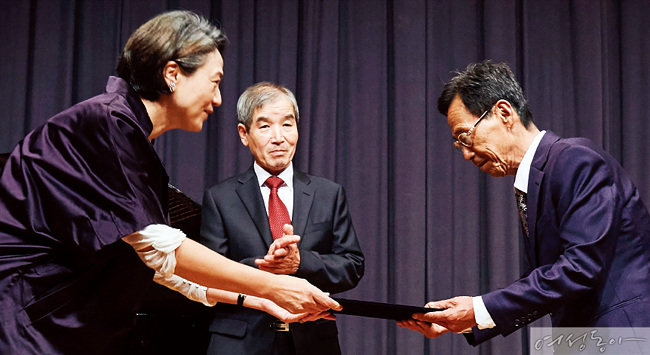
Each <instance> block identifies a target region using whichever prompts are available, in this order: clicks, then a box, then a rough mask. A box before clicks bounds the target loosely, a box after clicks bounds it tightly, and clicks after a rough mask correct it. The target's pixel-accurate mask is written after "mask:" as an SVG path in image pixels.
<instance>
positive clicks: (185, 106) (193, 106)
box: [169, 49, 223, 132]
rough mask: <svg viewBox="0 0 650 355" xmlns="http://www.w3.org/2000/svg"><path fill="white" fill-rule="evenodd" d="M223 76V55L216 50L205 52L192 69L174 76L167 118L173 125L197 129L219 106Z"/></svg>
mask: <svg viewBox="0 0 650 355" xmlns="http://www.w3.org/2000/svg"><path fill="white" fill-rule="evenodd" d="M222 76H223V58H222V57H221V53H219V50H216V49H215V50H214V52H211V53H209V54H206V58H205V62H204V63H203V65H202V66H200V67H199V68H198V69H197V70H196V71H194V73H192V74H189V75H185V74H184V73H183V72H182V71H180V73H179V75H178V76H177V79H178V80H177V81H176V90H175V91H174V93H173V94H172V95H171V96H172V100H173V103H174V105H173V106H172V107H171V108H170V112H169V114H170V115H169V119H170V120H173V121H174V122H175V124H174V126H176V127H177V128H180V129H183V130H186V131H191V132H198V131H200V130H201V128H203V122H204V121H205V120H207V119H208V116H209V115H210V114H211V113H212V112H213V111H214V107H217V106H221V91H219V84H220V83H221V77H222Z"/></svg>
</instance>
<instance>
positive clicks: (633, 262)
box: [468, 131, 650, 345]
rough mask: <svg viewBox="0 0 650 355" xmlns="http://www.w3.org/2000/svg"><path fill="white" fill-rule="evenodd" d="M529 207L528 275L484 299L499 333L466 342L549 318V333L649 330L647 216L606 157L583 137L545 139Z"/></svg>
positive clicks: (537, 155)
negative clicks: (570, 329)
mask: <svg viewBox="0 0 650 355" xmlns="http://www.w3.org/2000/svg"><path fill="white" fill-rule="evenodd" d="M527 205H528V226H529V233H530V236H529V237H528V238H526V237H525V236H524V239H525V240H524V243H525V246H526V248H525V249H526V252H527V258H528V261H529V264H530V266H531V271H530V273H529V274H528V275H526V276H525V277H523V278H522V279H520V280H518V281H516V282H515V283H513V284H512V285H510V286H508V287H506V288H504V289H500V290H497V291H494V292H490V293H488V294H485V295H483V301H484V303H485V306H486V308H487V310H488V312H489V313H490V315H491V316H492V319H493V320H494V322H495V324H496V328H493V329H489V330H484V331H478V329H477V328H474V331H473V337H472V336H470V337H468V340H469V341H470V343H472V344H474V345H475V344H478V343H480V342H482V341H484V340H486V339H488V338H490V337H492V336H494V335H496V334H499V333H500V334H502V335H504V336H505V335H508V334H510V333H512V332H513V331H515V330H517V329H518V328H521V327H523V326H525V325H526V324H528V323H530V322H532V321H534V320H536V319H538V318H540V317H542V316H543V315H545V314H549V313H550V314H551V321H552V323H553V326H554V327H648V326H650V215H648V209H647V208H646V206H645V205H644V204H643V202H642V201H641V199H640V197H639V192H638V191H637V188H636V187H635V186H634V184H633V183H632V181H631V180H630V179H629V177H628V176H627V175H626V173H625V172H624V171H623V168H622V167H621V166H620V165H619V163H618V162H617V161H616V160H615V159H614V158H613V157H612V156H610V155H609V154H608V153H606V152H604V151H602V150H601V149H600V148H598V147H596V146H595V145H594V144H593V143H592V142H590V141H589V140H587V139H584V138H569V139H561V138H560V137H558V136H557V135H556V134H554V133H553V132H550V131H547V132H546V134H545V135H544V137H543V138H542V140H541V142H540V144H539V146H538V148H537V151H536V152H535V156H534V158H533V162H532V165H531V169H530V176H529V181H528V203H527ZM472 338H473V339H472Z"/></svg>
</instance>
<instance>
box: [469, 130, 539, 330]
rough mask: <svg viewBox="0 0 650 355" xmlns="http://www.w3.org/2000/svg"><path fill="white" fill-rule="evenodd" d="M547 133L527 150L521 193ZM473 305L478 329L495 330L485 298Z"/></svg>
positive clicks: (522, 164) (520, 171) (521, 166)
mask: <svg viewBox="0 0 650 355" xmlns="http://www.w3.org/2000/svg"><path fill="white" fill-rule="evenodd" d="M545 133H546V131H541V132H539V133H537V135H536V136H535V138H533V142H532V143H531V144H530V146H529V147H528V149H527V150H526V154H524V157H523V158H522V159H521V162H520V163H519V167H518V168H517V174H516V175H515V184H514V185H515V188H516V189H517V190H519V191H521V192H524V193H528V176H529V174H530V164H532V162H533V157H534V156H535V152H536V151H537V147H538V146H539V142H540V141H541V140H542V137H544V134H545ZM472 305H473V306H474V318H475V320H476V323H477V324H478V329H487V328H494V327H495V326H496V324H494V320H493V319H492V316H490V313H489V312H488V310H487V308H485V304H484V303H483V298H482V297H481V296H475V297H472Z"/></svg>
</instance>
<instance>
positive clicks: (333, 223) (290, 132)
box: [201, 82, 364, 355]
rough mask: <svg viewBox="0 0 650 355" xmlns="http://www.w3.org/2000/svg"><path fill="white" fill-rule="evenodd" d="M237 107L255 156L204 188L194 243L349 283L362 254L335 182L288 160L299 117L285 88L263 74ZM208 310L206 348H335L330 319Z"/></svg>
mask: <svg viewBox="0 0 650 355" xmlns="http://www.w3.org/2000/svg"><path fill="white" fill-rule="evenodd" d="M237 114H238V119H239V124H238V126H237V130H238V132H239V137H240V139H241V142H242V144H243V145H244V146H246V147H248V148H249V149H250V151H251V154H252V155H253V159H254V163H253V166H252V167H251V168H250V169H248V170H247V171H246V172H244V173H242V174H240V175H238V176H235V177H232V178H230V179H227V180H225V181H223V182H221V183H219V184H217V185H215V186H213V187H211V188H209V189H208V190H206V192H205V194H204V196H203V214H202V226H201V243H203V244H205V245H206V246H208V247H209V248H211V249H213V250H215V251H217V252H219V253H221V254H223V255H225V256H227V257H228V258H231V259H233V260H237V261H239V262H241V263H244V264H247V265H251V266H255V267H258V268H259V269H261V270H264V271H268V272H272V273H275V274H287V275H294V276H297V277H302V278H305V279H306V280H308V281H309V282H311V283H312V284H314V285H316V286H317V287H319V288H321V289H322V290H323V291H327V292H330V293H336V292H342V291H346V290H349V289H351V288H353V287H355V286H356V285H357V283H358V282H359V280H360V279H361V277H362V275H363V270H364V257H363V254H362V252H361V249H360V247H359V242H358V241H357V237H356V233H355V231H354V228H353V226H352V219H351V217H350V214H349V211H348V206H347V202H346V198H345V192H344V190H343V187H341V186H340V185H338V184H336V183H334V182H332V181H329V180H326V179H324V178H321V177H316V176H311V175H307V174H305V173H303V172H301V171H299V170H297V169H294V167H293V164H292V159H293V155H294V153H295V150H296V144H297V142H298V120H299V111H298V105H297V103H296V99H295V97H294V95H293V93H292V92H291V91H290V90H288V89H287V88H285V87H283V86H280V85H276V84H273V83H269V82H262V83H258V84H255V85H253V86H251V87H249V88H248V89H246V91H244V93H242V95H241V96H240V97H239V100H238V102H237ZM244 297H245V295H241V296H240V299H243V298H244ZM214 313H215V314H214V318H213V320H212V322H211V324H210V329H209V330H210V344H209V348H208V354H217V353H218V354H247V355H248V354H297V355H300V354H309V355H315V354H328V355H329V354H340V352H341V351H340V348H339V343H338V330H337V328H336V323H335V321H331V320H326V319H320V320H318V321H315V322H308V323H304V324H300V323H293V324H285V323H281V322H279V321H278V320H277V319H274V318H273V317H271V316H269V315H267V314H265V313H263V312H259V311H255V310H251V309H245V308H243V307H237V306H231V305H221V304H218V305H217V306H216V307H215V310H214Z"/></svg>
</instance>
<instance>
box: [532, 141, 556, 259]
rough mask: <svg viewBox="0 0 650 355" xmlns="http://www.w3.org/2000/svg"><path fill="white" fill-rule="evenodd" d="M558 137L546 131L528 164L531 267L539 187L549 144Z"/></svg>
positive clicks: (535, 239)
mask: <svg viewBox="0 0 650 355" xmlns="http://www.w3.org/2000/svg"><path fill="white" fill-rule="evenodd" d="M558 139H560V137H558V136H557V135H556V134H555V133H553V132H551V131H546V133H545V134H544V137H542V140H541V141H540V142H539V145H538V146H537V151H536V152H535V156H534V157H533V162H532V163H531V165H530V173H529V175H528V193H527V198H528V200H527V207H528V217H527V220H528V234H529V238H528V243H529V246H528V248H527V252H528V260H530V262H531V266H532V267H536V266H537V258H536V252H535V247H536V241H537V238H536V231H537V210H538V207H539V204H540V203H541V201H540V198H539V193H540V187H541V185H542V180H543V179H544V167H545V166H546V162H547V161H548V153H549V151H550V150H551V146H552V145H553V144H554V143H555V142H557V140H558Z"/></svg>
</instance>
